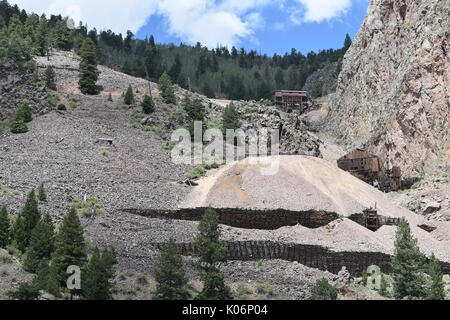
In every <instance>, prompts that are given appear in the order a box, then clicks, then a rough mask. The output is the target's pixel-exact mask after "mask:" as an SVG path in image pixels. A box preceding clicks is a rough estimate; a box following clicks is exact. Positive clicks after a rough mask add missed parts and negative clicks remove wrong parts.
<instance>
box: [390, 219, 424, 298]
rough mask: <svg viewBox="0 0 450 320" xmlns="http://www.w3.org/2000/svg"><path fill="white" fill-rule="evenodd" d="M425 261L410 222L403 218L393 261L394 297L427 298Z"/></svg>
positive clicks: (397, 234) (397, 235)
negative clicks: (412, 232)
mask: <svg viewBox="0 0 450 320" xmlns="http://www.w3.org/2000/svg"><path fill="white" fill-rule="evenodd" d="M425 260H426V259H425V256H424V255H423V253H421V252H420V250H419V247H418V245H417V240H416V239H414V238H413V236H412V234H411V229H410V226H409V224H408V222H407V221H406V219H404V218H403V219H402V220H401V221H400V224H399V226H398V229H397V233H396V240H395V253H394V257H393V258H392V260H391V266H392V271H393V272H392V277H393V279H394V295H395V297H396V298H397V299H404V298H407V299H424V298H425V297H426V283H425V278H424V271H425Z"/></svg>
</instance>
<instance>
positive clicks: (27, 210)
mask: <svg viewBox="0 0 450 320" xmlns="http://www.w3.org/2000/svg"><path fill="white" fill-rule="evenodd" d="M20 215H21V216H22V217H23V219H24V224H25V237H26V238H25V239H26V242H25V243H26V246H27V247H28V244H29V243H30V239H31V235H32V233H33V230H34V228H35V227H36V225H37V224H38V222H39V220H40V219H41V213H40V212H39V208H38V203H37V200H36V194H35V192H34V189H33V190H31V191H30V192H29V193H28V197H27V201H26V203H25V207H24V208H23V209H22V212H21V213H20Z"/></svg>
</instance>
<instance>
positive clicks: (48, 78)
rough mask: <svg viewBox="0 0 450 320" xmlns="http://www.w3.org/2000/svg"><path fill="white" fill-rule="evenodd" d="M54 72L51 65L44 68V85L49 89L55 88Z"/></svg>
mask: <svg viewBox="0 0 450 320" xmlns="http://www.w3.org/2000/svg"><path fill="white" fill-rule="evenodd" d="M55 78H56V73H55V70H53V67H52V66H48V67H47V69H46V70H45V86H46V87H47V88H49V89H51V90H56V82H55Z"/></svg>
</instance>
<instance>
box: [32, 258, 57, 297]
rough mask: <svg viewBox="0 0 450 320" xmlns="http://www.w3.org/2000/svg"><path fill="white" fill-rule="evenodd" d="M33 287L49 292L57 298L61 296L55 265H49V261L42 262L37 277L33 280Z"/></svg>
mask: <svg viewBox="0 0 450 320" xmlns="http://www.w3.org/2000/svg"><path fill="white" fill-rule="evenodd" d="M32 285H33V287H36V288H38V289H39V290H43V291H45V292H48V293H50V294H52V295H54V296H55V297H59V296H60V295H61V288H60V286H59V281H58V274H57V272H56V268H55V266H54V265H49V263H48V261H45V260H44V261H42V262H41V263H40V264H39V267H38V269H37V273H36V276H35V277H34V278H33V282H32Z"/></svg>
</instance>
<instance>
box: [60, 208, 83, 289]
mask: <svg viewBox="0 0 450 320" xmlns="http://www.w3.org/2000/svg"><path fill="white" fill-rule="evenodd" d="M55 248H56V249H55V252H54V254H53V257H52V263H53V264H54V266H55V268H56V271H57V274H58V278H59V281H61V282H63V283H64V280H65V275H66V271H67V268H68V267H69V266H72V265H73V266H79V267H80V268H81V267H83V265H84V264H85V262H86V259H87V257H86V242H85V240H84V232H83V228H82V226H81V222H80V219H79V218H78V214H77V211H76V209H75V208H71V209H70V211H69V213H68V214H67V215H66V216H65V217H64V220H63V222H62V224H61V226H60V228H59V231H58V234H57V235H56V239H55Z"/></svg>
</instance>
